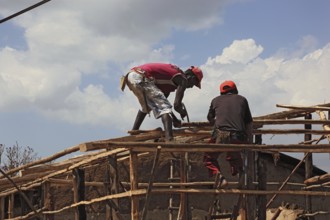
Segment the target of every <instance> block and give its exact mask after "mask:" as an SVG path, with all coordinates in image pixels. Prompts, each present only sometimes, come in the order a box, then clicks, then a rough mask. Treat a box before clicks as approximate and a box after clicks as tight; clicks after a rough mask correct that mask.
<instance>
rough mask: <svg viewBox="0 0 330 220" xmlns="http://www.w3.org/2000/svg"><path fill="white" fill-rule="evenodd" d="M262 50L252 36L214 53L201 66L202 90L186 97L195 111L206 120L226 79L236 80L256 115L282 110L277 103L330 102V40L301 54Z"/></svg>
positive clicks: (312, 103)
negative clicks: (271, 54) (282, 54)
mask: <svg viewBox="0 0 330 220" xmlns="http://www.w3.org/2000/svg"><path fill="white" fill-rule="evenodd" d="M298 50H299V49H298ZM261 52H262V46H261V45H257V44H256V42H255V41H254V40H252V39H243V40H235V41H233V43H232V44H231V45H229V46H228V47H226V48H224V49H223V51H222V53H221V54H219V55H217V56H215V57H210V58H209V59H208V60H207V62H206V63H205V64H204V65H203V66H201V68H202V69H203V71H204V74H205V79H204V80H203V83H202V90H201V91H198V89H194V90H192V91H191V93H190V94H191V95H187V96H186V97H185V102H187V105H189V106H191V108H190V111H191V113H192V115H194V116H196V119H198V120H206V114H207V110H208V107H209V104H210V101H211V99H212V98H213V97H214V96H216V95H218V94H219V85H220V83H221V82H222V81H224V80H233V81H235V82H236V84H237V86H238V90H239V93H240V94H242V95H243V96H245V97H247V99H248V100H249V103H250V106H251V110H252V113H253V115H254V116H260V115H265V114H269V113H272V112H276V111H280V110H279V109H276V104H292V105H315V104H319V103H324V102H330V100H329V98H328V96H327V94H328V90H329V89H328V82H327V80H326V79H327V77H328V69H329V68H330V64H328V62H327V60H329V56H330V44H328V45H326V46H325V47H323V48H320V49H317V50H315V51H312V52H310V53H308V54H306V55H305V56H303V57H301V58H300V57H295V58H290V59H288V58H285V57H279V56H278V55H276V56H274V57H269V58H265V59H262V58H261V57H260V55H261ZM205 97H208V99H206V98H205ZM196 100H198V104H196Z"/></svg>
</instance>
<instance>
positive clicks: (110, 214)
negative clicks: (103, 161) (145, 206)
mask: <svg viewBox="0 0 330 220" xmlns="http://www.w3.org/2000/svg"><path fill="white" fill-rule="evenodd" d="M108 159H109V172H107V174H108V175H107V181H108V182H109V183H110V185H109V184H106V190H107V192H108V194H110V195H113V194H117V193H118V192H119V189H118V186H119V179H118V178H119V176H118V175H119V174H118V168H117V155H113V156H109V157H108ZM106 219H107V220H122V219H123V217H122V216H121V214H120V209H119V206H118V199H113V200H109V201H108V202H107V206H106Z"/></svg>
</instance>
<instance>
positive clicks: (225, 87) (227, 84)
mask: <svg viewBox="0 0 330 220" xmlns="http://www.w3.org/2000/svg"><path fill="white" fill-rule="evenodd" d="M234 89H237V87H236V84H235V83H234V82H233V81H231V80H227V81H224V82H223V83H221V84H220V92H221V93H227V92H229V91H232V90H234Z"/></svg>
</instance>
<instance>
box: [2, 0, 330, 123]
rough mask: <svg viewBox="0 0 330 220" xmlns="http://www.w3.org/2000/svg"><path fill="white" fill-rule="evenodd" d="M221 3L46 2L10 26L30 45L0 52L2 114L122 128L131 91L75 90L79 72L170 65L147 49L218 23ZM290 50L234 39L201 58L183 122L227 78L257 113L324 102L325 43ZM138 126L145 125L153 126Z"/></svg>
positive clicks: (132, 109)
mask: <svg viewBox="0 0 330 220" xmlns="http://www.w3.org/2000/svg"><path fill="white" fill-rule="evenodd" d="M3 2H6V4H4V3H3ZM12 2H15V1H11V0H6V1H2V3H3V5H1V3H0V14H1V15H8V13H9V12H11V11H13V10H17V9H18V6H17V5H16V6H14V5H13V4H14V3H12ZM144 3H146V4H144ZM224 4H226V2H225V1H210V2H209V3H208V4H205V2H203V1H198V0H194V1H191V0H184V1H179V2H178V1H174V0H170V1H151V2H150V1H147V0H144V1H142V2H141V1H139V2H135V1H128V0H121V1H115V0H112V1H106V0H98V1H87V0H80V1H66V0H57V1H51V2H49V3H47V4H46V5H43V6H41V7H40V8H37V9H36V10H33V11H31V12H30V13H26V14H24V15H22V16H20V17H17V18H16V19H15V20H13V22H14V23H15V24H17V25H20V26H21V27H23V28H24V30H25V38H26V42H27V45H28V48H27V50H26V51H19V50H15V49H12V48H2V49H1V48H0V49H1V50H0V58H1V59H0V65H1V70H0V91H1V94H2V98H1V100H0V107H1V109H6V110H10V109H17V108H24V107H26V106H33V108H35V109H37V111H39V112H41V113H42V114H44V115H47V116H48V117H54V118H59V119H61V120H65V121H69V122H70V123H77V124H100V125H108V126H112V127H118V128H119V127H120V128H123V129H124V130H125V129H126V130H127V127H131V124H132V120H133V119H134V117H135V113H136V111H137V109H138V107H139V105H138V102H137V101H136V99H135V97H134V96H133V94H131V92H130V91H129V90H126V91H125V92H124V93H120V92H119V89H118V88H112V89H111V92H112V93H113V94H106V92H105V91H104V88H103V86H107V85H99V84H93V83H90V84H88V83H87V85H85V84H84V85H83V86H82V83H81V82H82V81H83V80H84V77H86V74H99V76H104V75H105V74H112V75H111V76H110V78H113V80H114V81H118V80H119V79H118V78H119V75H118V74H113V73H108V72H107V71H108V70H109V69H112V68H114V69H120V70H122V72H123V73H124V72H125V71H127V69H128V67H127V66H132V65H135V64H138V63H142V62H148V61H150V60H162V61H164V62H170V61H171V60H172V58H173V53H174V52H175V45H164V46H162V47H159V48H155V46H154V45H155V43H159V41H160V40H161V39H164V38H166V37H167V36H169V35H170V34H171V31H173V29H176V30H188V31H193V30H200V29H207V28H209V27H211V26H214V25H216V24H219V23H221V18H220V17H219V15H221V13H222V7H223V5H224ZM173 5H175V8H173ZM187 5H189V6H190V7H187ZM10 7H12V8H10ZM298 45H299V46H300V47H299V49H298V50H296V53H291V54H290V56H288V54H285V53H282V52H283V51H284V50H282V51H281V52H279V53H277V54H276V55H274V56H272V57H268V58H261V54H262V52H263V50H264V48H263V46H262V45H258V44H257V43H256V42H255V40H254V39H242V40H234V41H233V42H232V44H231V45H228V46H227V47H226V48H224V49H223V51H222V52H221V53H220V54H219V55H217V56H214V57H210V58H208V60H207V62H206V63H205V64H204V65H202V66H201V68H202V69H203V71H204V74H205V78H204V80H203V82H202V89H201V90H199V89H196V88H194V89H190V90H189V91H187V93H186V95H185V98H184V102H185V104H186V106H187V108H188V111H189V113H190V117H191V120H202V121H204V120H206V114H207V110H208V107H209V103H210V101H211V99H212V98H213V97H214V96H216V95H218V94H219V84H220V83H221V82H222V81H223V80H227V79H232V80H234V81H235V82H236V83H237V85H238V89H239V92H240V94H242V95H244V96H246V97H247V98H248V100H249V103H250V105H251V109H252V112H253V113H254V115H255V116H257V115H261V114H268V113H270V112H272V111H276V108H275V104H277V103H279V104H315V103H320V102H324V101H329V100H327V99H328V97H327V95H326V94H328V91H327V90H328V85H327V84H326V82H327V80H326V79H327V77H328V75H327V74H328V73H327V72H328V70H329V64H328V60H329V56H330V55H329V54H330V46H329V45H327V46H325V47H324V48H319V49H315V45H316V43H315V39H314V38H313V37H311V36H306V37H303V38H302V40H300V41H299V42H298ZM215 47H216V45H215ZM114 66H115V67H114ZM113 97H116V98H113ZM170 98H171V99H173V94H172V95H171V97H170ZM146 123H147V124H146V125H145V127H148V125H154V124H155V123H159V120H158V122H155V120H147V122H146Z"/></svg>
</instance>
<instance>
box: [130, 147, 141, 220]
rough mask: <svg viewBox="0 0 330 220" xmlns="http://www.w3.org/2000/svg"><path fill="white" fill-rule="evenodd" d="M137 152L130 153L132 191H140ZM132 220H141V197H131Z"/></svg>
mask: <svg viewBox="0 0 330 220" xmlns="http://www.w3.org/2000/svg"><path fill="white" fill-rule="evenodd" d="M137 160H138V157H137V152H134V151H130V164H129V167H130V181H131V191H132V190H137V189H138V180H137V175H138V174H137ZM131 219H132V220H139V197H137V196H132V197H131Z"/></svg>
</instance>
